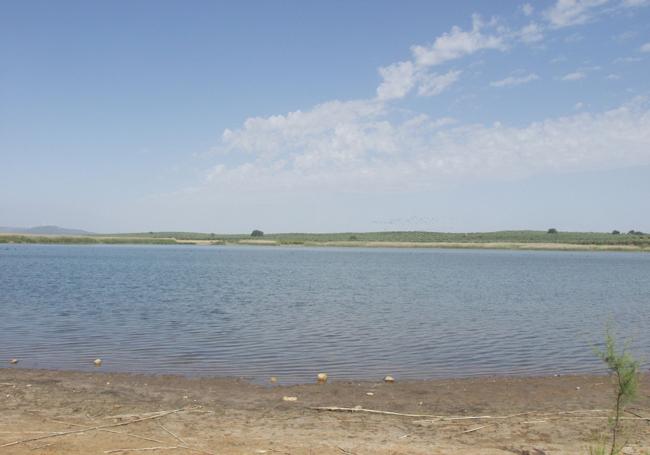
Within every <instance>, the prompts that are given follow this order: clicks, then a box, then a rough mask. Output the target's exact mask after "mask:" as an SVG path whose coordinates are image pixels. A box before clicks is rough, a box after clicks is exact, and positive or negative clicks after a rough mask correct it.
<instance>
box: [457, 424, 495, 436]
mask: <svg viewBox="0 0 650 455" xmlns="http://www.w3.org/2000/svg"><path fill="white" fill-rule="evenodd" d="M489 426H490V425H483V426H481V427H476V428H471V429H469V430H465V431H461V432H460V434H467V433H473V432H475V431H478V430H481V429H483V428H485V427H489Z"/></svg>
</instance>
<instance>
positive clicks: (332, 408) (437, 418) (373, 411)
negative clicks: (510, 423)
mask: <svg viewBox="0 0 650 455" xmlns="http://www.w3.org/2000/svg"><path fill="white" fill-rule="evenodd" d="M310 409H313V410H316V411H334V412H366V413H369V414H382V415H391V416H400V417H430V418H432V419H435V421H442V420H445V421H449V420H477V419H510V418H512V417H516V416H522V415H526V414H530V412H522V413H519V414H511V415H507V416H489V415H483V416H442V415H432V414H405V413H401V412H393V411H380V410H377V409H365V408H340V407H337V406H319V407H313V408H310Z"/></svg>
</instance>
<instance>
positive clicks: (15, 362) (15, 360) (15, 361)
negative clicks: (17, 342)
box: [9, 359, 18, 365]
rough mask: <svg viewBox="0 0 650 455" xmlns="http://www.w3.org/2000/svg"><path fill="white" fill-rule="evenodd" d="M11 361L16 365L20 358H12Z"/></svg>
mask: <svg viewBox="0 0 650 455" xmlns="http://www.w3.org/2000/svg"><path fill="white" fill-rule="evenodd" d="M9 363H10V364H12V365H16V364H17V363H18V359H11V360H10V361H9Z"/></svg>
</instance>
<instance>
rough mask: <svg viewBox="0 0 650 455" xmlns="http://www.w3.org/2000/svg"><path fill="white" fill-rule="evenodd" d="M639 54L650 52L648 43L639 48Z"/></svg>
mask: <svg viewBox="0 0 650 455" xmlns="http://www.w3.org/2000/svg"><path fill="white" fill-rule="evenodd" d="M641 52H650V43H645V44H644V45H643V46H641Z"/></svg>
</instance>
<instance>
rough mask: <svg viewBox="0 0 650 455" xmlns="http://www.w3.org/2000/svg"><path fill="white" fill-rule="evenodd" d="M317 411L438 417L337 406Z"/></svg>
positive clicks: (316, 408) (325, 407) (425, 415)
mask: <svg viewBox="0 0 650 455" xmlns="http://www.w3.org/2000/svg"><path fill="white" fill-rule="evenodd" d="M309 409H313V410H315V411H335V412H367V413H370V414H384V415H392V416H402V417H438V416H434V415H429V414H402V413H401V412H392V411H378V410H376V409H364V408H339V407H337V406H319V407H312V408H309Z"/></svg>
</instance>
